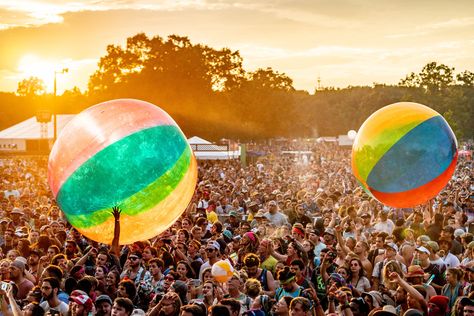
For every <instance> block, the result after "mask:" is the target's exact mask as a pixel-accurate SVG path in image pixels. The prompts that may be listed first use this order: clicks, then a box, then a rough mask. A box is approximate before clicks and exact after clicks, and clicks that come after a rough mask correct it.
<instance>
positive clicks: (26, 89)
mask: <svg viewBox="0 0 474 316" xmlns="http://www.w3.org/2000/svg"><path fill="white" fill-rule="evenodd" d="M16 92H17V93H18V95H20V96H28V97H32V96H37V95H40V94H43V93H44V92H45V85H44V81H43V80H41V79H40V78H38V77H29V78H28V79H23V80H22V81H20V82H19V83H18V89H17V90H16Z"/></svg>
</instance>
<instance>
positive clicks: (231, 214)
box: [229, 211, 238, 217]
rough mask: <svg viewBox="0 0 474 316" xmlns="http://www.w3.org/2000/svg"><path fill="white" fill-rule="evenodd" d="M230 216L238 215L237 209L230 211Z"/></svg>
mask: <svg viewBox="0 0 474 316" xmlns="http://www.w3.org/2000/svg"><path fill="white" fill-rule="evenodd" d="M229 216H233V217H237V216H238V214H237V212H236V211H230V212H229Z"/></svg>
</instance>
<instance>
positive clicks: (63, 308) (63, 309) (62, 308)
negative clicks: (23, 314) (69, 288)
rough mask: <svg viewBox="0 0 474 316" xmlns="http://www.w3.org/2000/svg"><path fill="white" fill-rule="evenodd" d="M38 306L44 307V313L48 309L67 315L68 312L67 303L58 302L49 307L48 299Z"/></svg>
mask: <svg viewBox="0 0 474 316" xmlns="http://www.w3.org/2000/svg"><path fill="white" fill-rule="evenodd" d="M40 306H41V307H42V308H43V309H44V312H45V314H46V313H47V312H48V311H49V310H50V309H52V310H55V311H58V312H59V313H60V314H61V315H62V316H67V314H68V312H69V305H67V304H66V303H64V302H60V303H59V305H58V306H56V307H50V306H49V303H48V301H44V302H43V303H41V304H40Z"/></svg>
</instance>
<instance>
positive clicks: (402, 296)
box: [394, 286, 407, 305]
mask: <svg viewBox="0 0 474 316" xmlns="http://www.w3.org/2000/svg"><path fill="white" fill-rule="evenodd" d="M394 299H395V303H396V304H397V305H400V304H404V303H406V302H407V292H406V291H405V290H404V289H403V287H401V286H398V287H397V290H396V291H395V295H394Z"/></svg>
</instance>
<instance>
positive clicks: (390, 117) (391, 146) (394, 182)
mask: <svg viewBox="0 0 474 316" xmlns="http://www.w3.org/2000/svg"><path fill="white" fill-rule="evenodd" d="M457 157H458V152H457V140H456V136H455V135H454V133H453V131H452V130H451V128H450V127H449V125H448V123H447V122H446V120H445V119H444V118H443V117H442V116H441V115H440V114H439V113H437V112H436V111H434V110H432V109H430V108H429V107H427V106H424V105H422V104H418V103H411V102H399V103H394V104H391V105H388V106H386V107H383V108H381V109H380V110H378V111H376V112H375V113H373V114H372V115H371V116H370V117H369V118H368V119H367V120H366V121H365V122H364V123H363V124H362V126H361V127H360V129H359V132H358V133H357V136H356V139H355V141H354V145H353V147H352V172H353V174H354V176H355V177H356V178H357V180H358V181H359V183H360V184H361V186H362V187H363V188H364V190H365V191H366V192H367V193H368V194H369V195H371V196H373V197H375V198H376V199H377V200H379V201H380V202H382V203H384V204H386V205H389V206H393V207H399V208H402V207H413V206H416V205H419V204H422V203H425V202H426V201H428V200H430V199H432V198H433V197H435V196H436V195H437V194H438V193H439V192H440V191H441V190H442V189H443V188H444V186H445V185H446V184H447V183H448V181H449V180H450V178H451V176H452V174H453V172H454V170H455V168H456V161H457Z"/></svg>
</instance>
